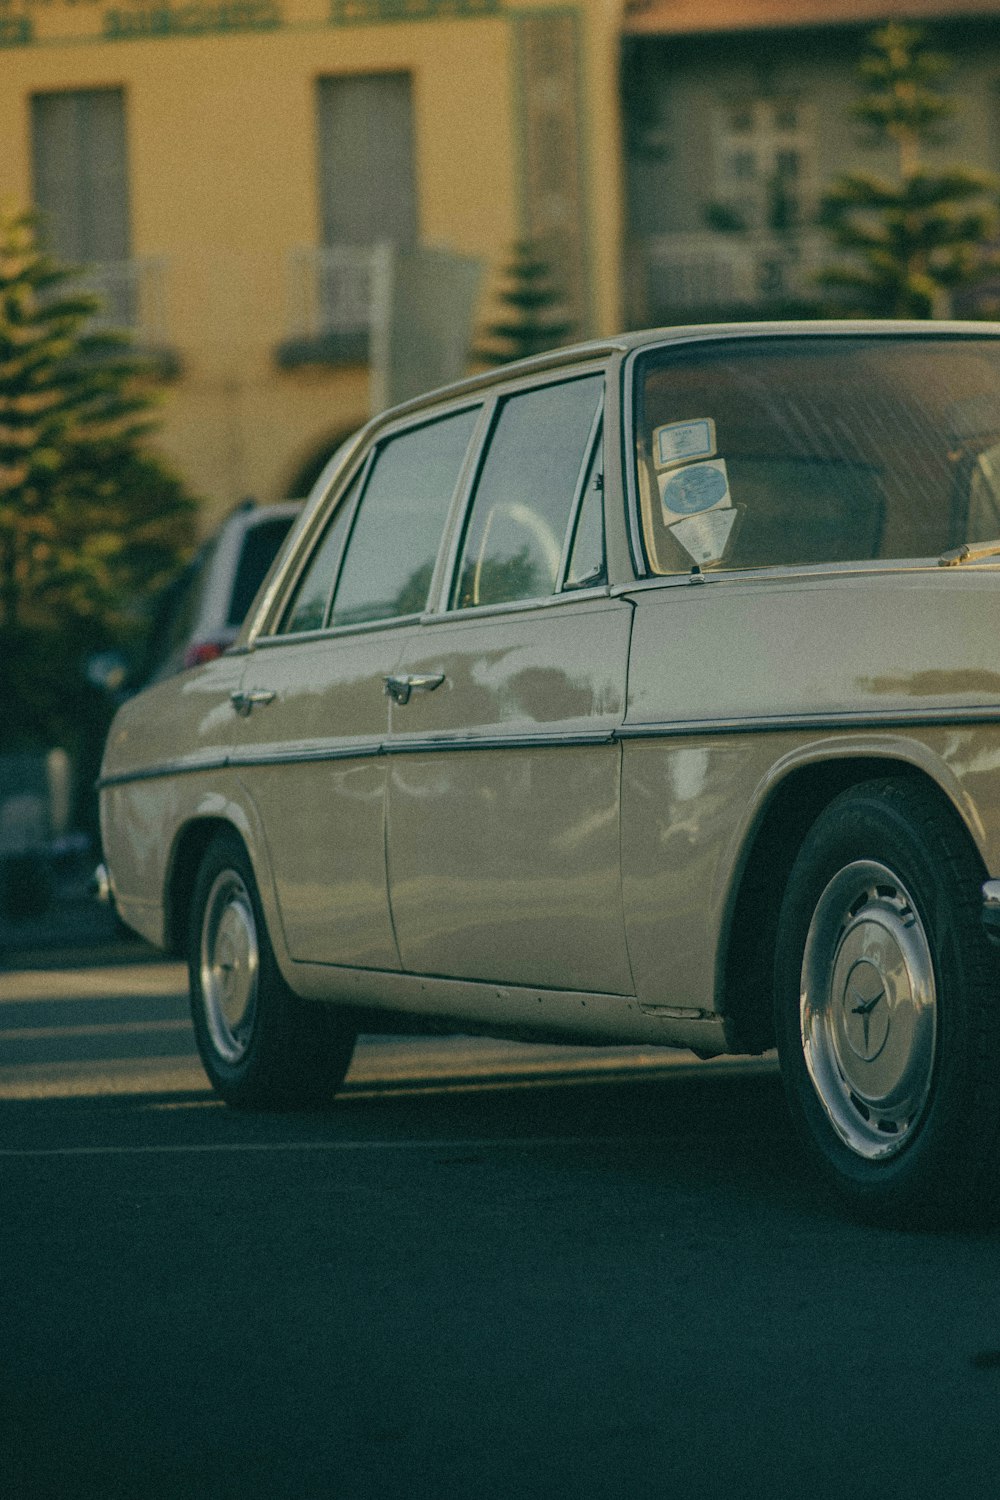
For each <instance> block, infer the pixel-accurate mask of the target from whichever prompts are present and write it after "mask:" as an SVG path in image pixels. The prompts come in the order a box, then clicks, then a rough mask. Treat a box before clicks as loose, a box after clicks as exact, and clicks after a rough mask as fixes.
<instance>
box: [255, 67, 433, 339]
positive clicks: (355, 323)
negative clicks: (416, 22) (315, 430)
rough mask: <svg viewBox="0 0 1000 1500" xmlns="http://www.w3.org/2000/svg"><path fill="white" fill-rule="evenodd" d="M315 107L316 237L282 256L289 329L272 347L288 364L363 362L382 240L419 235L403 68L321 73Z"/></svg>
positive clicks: (411, 242) (375, 310) (377, 299)
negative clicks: (315, 242)
mask: <svg viewBox="0 0 1000 1500" xmlns="http://www.w3.org/2000/svg"><path fill="white" fill-rule="evenodd" d="M316 114H317V137H318V143H319V160H318V164H317V165H318V183H319V209H320V213H319V218H320V227H321V234H322V244H320V245H309V246H299V247H298V248H296V249H295V250H293V251H292V252H291V254H290V256H289V263H288V271H289V280H288V328H289V336H288V337H287V338H286V339H285V340H284V342H283V343H282V344H281V345H279V347H278V350H277V358H278V362H279V364H281V365H284V366H286V367H288V368H292V367H294V366H296V365H301V364H316V363H319V364H351V363H355V362H364V361H366V360H367V359H368V358H369V354H370V349H369V335H370V331H371V328H372V325H373V323H374V322H376V321H377V320H378V319H379V317H380V316H384V312H385V309H384V306H383V304H384V303H385V299H386V296H387V295H388V293H387V287H388V278H389V274H390V273H389V269H388V268H389V254H390V253H391V252H390V251H389V249H388V247H393V248H395V249H404V250H405V249H411V248H412V247H414V246H415V245H416V244H417V242H418V240H419V223H418V212H417V183H416V167H415V154H416V153H415V147H414V126H413V84H412V80H411V78H410V75H409V73H360V74H351V75H348V76H345V77H342V78H321V79H320V80H319V84H318V88H317V98H316Z"/></svg>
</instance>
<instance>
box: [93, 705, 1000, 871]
mask: <svg viewBox="0 0 1000 1500" xmlns="http://www.w3.org/2000/svg"><path fill="white" fill-rule="evenodd" d="M922 724H928V725H942V724H944V725H949V724H956V725H962V724H1000V705H997V704H983V705H981V706H976V707H972V708H964V709H955V708H912V709H909V708H901V709H887V710H884V711H882V712H881V713H876V714H872V713H863V712H860V711H858V712H851V711H847V710H845V711H843V712H840V713H825V714H771V715H767V714H761V715H747V716H746V717H744V718H732V719H687V720H679V721H674V722H666V723H658V724H619V725H616V726H615V727H614V728H612V729H592V730H587V729H581V730H546V729H538V730H520V731H515V732H512V733H510V734H482V735H479V734H462V733H460V732H459V731H455V732H454V733H443V734H437V735H419V734H399V735H394V736H393V737H392V738H391V739H382V738H378V739H370V740H358V741H355V742H354V743H351V744H344V743H343V742H339V741H336V740H330V741H320V742H317V743H316V744H310V745H300V746H292V747H287V746H286V747H282V748H281V749H268V748H266V747H265V748H262V749H259V750H255V749H246V750H233V751H230V753H229V754H228V755H224V756H206V757H205V758H204V759H203V760H198V761H194V760H186V761H174V762H165V763H163V764H161V765H157V766H148V767H145V768H144V769H142V770H140V771H119V772H116V773H113V774H112V775H110V776H102V777H101V778H100V780H99V781H98V782H97V790H98V791H104V790H105V789H106V788H108V787H112V786H125V785H127V784H129V783H130V782H135V781H154V780H157V779H159V778H162V777H164V776H188V775H193V774H195V773H196V772H199V771H222V770H226V769H227V768H237V767H240V766H243V767H249V766H281V765H302V764H304V763H306V762H310V761H331V760H361V759H366V758H371V757H373V756H379V755H428V754H443V753H446V752H449V751H460V750H461V751H470V750H551V749H556V748H561V749H574V748H587V747H593V746H600V745H615V744H622V743H625V742H628V741H634V740H672V739H689V738H692V737H694V736H705V735H713V734H784V733H793V732H795V731H799V732H807V733H808V732H812V731H820V732H825V731H827V730H830V729H858V728H861V729H872V730H879V729H892V728H917V727H919V726H920V725H922ZM987 883H988V884H990V885H996V886H997V888H998V898H1000V882H996V881H994V882H987ZM984 899H985V898H984Z"/></svg>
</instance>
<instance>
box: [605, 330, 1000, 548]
mask: <svg viewBox="0 0 1000 1500" xmlns="http://www.w3.org/2000/svg"><path fill="white" fill-rule="evenodd" d="M635 390H636V399H635V407H636V430H635V456H636V481H637V488H638V492H639V498H640V506H641V511H642V521H643V533H644V537H645V541H646V548H647V553H648V556H649V560H650V563H651V566H652V568H653V570H654V571H656V572H661V573H671V572H681V571H683V572H686V571H688V570H689V569H690V568H691V567H692V566H693V565H694V564H698V565H699V566H701V567H718V568H723V569H725V568H755V567H767V566H795V565H804V564H810V563H835V562H846V561H865V560H869V559H880V558H887V559H888V558H906V557H911V558H914V557H936V556H938V555H939V554H940V553H941V552H943V551H945V550H947V549H948V548H950V547H956V546H959V545H961V544H962V543H963V542H971V541H986V540H989V539H991V538H992V537H995V536H997V535H1000V464H997V463H996V462H995V458H994V455H996V454H997V453H1000V351H998V350H997V348H996V346H995V345H994V344H988V343H987V341H985V340H983V341H977V340H975V339H961V340H959V339H955V338H951V339H949V338H947V337H944V338H934V339H921V340H917V339H913V338H909V339H907V338H903V337H900V338H895V339H893V338H879V339H865V338H863V337H856V338H843V339H840V338H838V339H832V338H819V337H814V338H809V337H800V338H797V339H795V340H792V339H785V338H776V339H772V340H767V341H763V340H741V341H740V342H739V343H738V344H737V343H725V342H720V343H718V344H711V345H702V346H699V347H697V348H687V349H684V350H663V349H661V350H657V351H653V352H651V353H650V354H647V355H644V356H642V357H641V358H640V359H639V360H638V361H637V365H636V388H635Z"/></svg>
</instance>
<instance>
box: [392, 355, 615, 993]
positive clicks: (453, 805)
mask: <svg viewBox="0 0 1000 1500" xmlns="http://www.w3.org/2000/svg"><path fill="white" fill-rule="evenodd" d="M602 392H603V378H602V376H601V374H600V373H595V372H592V373H590V374H588V375H586V376H584V377H583V378H580V379H575V380H571V381H568V380H566V379H565V377H563V378H562V379H561V380H555V381H553V380H551V379H550V381H549V382H548V383H546V384H544V385H539V386H537V387H532V388H529V389H528V390H518V391H515V392H514V393H512V394H511V395H509V396H507V397H504V398H502V399H500V400H499V401H498V402H497V404H496V409H495V412H494V414H493V420H492V427H491V433H490V438H489V441H488V445H487V448H486V452H485V457H484V458H483V460H482V463H481V465H480V469H479V473H478V478H477V481H476V484H475V488H474V492H473V495H472V498H471V504H470V506H469V510H468V518H467V521H466V524H465V527H464V531H463V532H462V533H461V534H460V536H459V541H458V543H457V545H456V548H455V553H456V557H455V565H454V568H453V572H454V577H455V582H454V584H453V585H452V588H451V592H450V594H449V595H448V596H447V597H446V600H445V604H446V607H445V608H444V609H443V611H442V612H440V613H439V614H438V615H437V616H436V617H425V619H424V620H423V621H422V622H421V623H420V625H419V626H418V627H414V628H413V629H411V630H410V631H409V633H408V636H407V639H406V642H405V645H404V650H403V655H402V658H401V660H400V663H399V666H398V668H397V672H396V678H397V683H396V686H395V688H394V694H395V696H394V701H393V703H392V707H391V718H390V727H391V734H390V739H389V744H388V749H389V751H390V761H391V766H390V776H389V786H388V851H389V859H388V863H389V885H390V898H391V904H392V914H393V920H394V925H395V931H396V936H397V940H398V943H399V949H400V955H401V959H402V964H403V967H404V969H406V970H409V971H412V972H418V973H436V974H442V975H451V976H461V977H465V978H472V979H482V980H493V981H507V982H511V983H518V984H526V985H529V984H530V985H544V986H549V987H552V988H560V989H563V988H565V989H577V990H592V991H599V992H603V993H613V994H618V993H630V991H631V977H630V973H629V966H628V960H627V955H626V951H625V941H624V922H623V915H622V901H621V887H620V872H619V831H618V829H619V773H620V764H619V747H618V745H617V744H616V743H614V741H613V738H612V735H613V731H614V730H615V728H616V727H617V726H618V725H619V724H620V723H621V721H622V717H623V715H624V687H625V675H626V665H627V657H628V640H629V628H630V620H631V610H630V607H629V606H628V605H627V604H626V603H624V602H622V601H621V600H619V599H613V598H611V597H609V595H608V591H607V587H606V583H605V577H606V573H605V566H604V531H603V493H602V486H603V457H602V445H601V433H600V422H601V399H602Z"/></svg>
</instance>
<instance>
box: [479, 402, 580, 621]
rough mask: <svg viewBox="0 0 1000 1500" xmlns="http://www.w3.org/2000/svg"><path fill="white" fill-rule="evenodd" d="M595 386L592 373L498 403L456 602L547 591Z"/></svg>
mask: <svg viewBox="0 0 1000 1500" xmlns="http://www.w3.org/2000/svg"><path fill="white" fill-rule="evenodd" d="M602 388H603V380H602V377H601V376H599V375H594V376H590V377H588V378H587V379H585V380H573V381H566V382H565V383H563V384H560V385H547V386H542V387H541V388H539V389H536V390H533V391H527V392H525V393H524V394H523V395H518V396H511V397H509V398H508V399H507V400H506V401H505V402H504V403H503V405H502V407H501V408H500V413H499V417H498V419H497V422H496V426H495V428H494V431H493V436H492V439H491V441H490V446H489V451H488V452H487V455H486V460H485V462H484V464H483V468H482V472H481V473H480V476H479V483H478V485H477V487H476V493H475V497H474V500H473V504H472V513H471V515H470V518H469V524H468V528H467V531H466V535H465V540H464V544H463V548H462V561H461V566H460V569H459V581H458V591H457V595H456V599H455V605H456V607H457V608H459V609H467V608H469V607H471V606H474V605H477V604H505V603H509V602H512V601H514V600H517V599H539V598H544V596H545V595H546V594H551V593H552V592H553V591H554V589H555V586H556V582H557V579H558V576H559V564H560V561H561V559H562V554H563V544H564V542H565V539H566V528H567V526H568V524H569V519H570V513H571V510H572V507H573V500H574V498H575V496H576V492H577V484H578V482H579V478H580V466H581V464H582V463H583V460H584V456H585V449H586V446H587V439H588V438H589V436H590V433H591V430H592V428H593V424H594V417H595V414H596V412H597V403H598V401H599V399H600V395H601V391H602Z"/></svg>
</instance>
